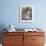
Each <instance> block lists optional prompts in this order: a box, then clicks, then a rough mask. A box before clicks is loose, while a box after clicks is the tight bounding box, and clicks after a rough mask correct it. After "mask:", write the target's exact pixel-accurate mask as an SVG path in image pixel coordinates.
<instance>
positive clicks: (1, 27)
mask: <svg viewBox="0 0 46 46" xmlns="http://www.w3.org/2000/svg"><path fill="white" fill-rule="evenodd" d="M4 28H6V26H5V25H4V24H0V43H2V36H3V34H2V33H3V32H5V31H6V30H3V29H4Z"/></svg>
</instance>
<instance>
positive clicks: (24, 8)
mask: <svg viewBox="0 0 46 46" xmlns="http://www.w3.org/2000/svg"><path fill="white" fill-rule="evenodd" d="M33 21H34V7H33V6H32V5H20V22H33Z"/></svg>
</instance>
